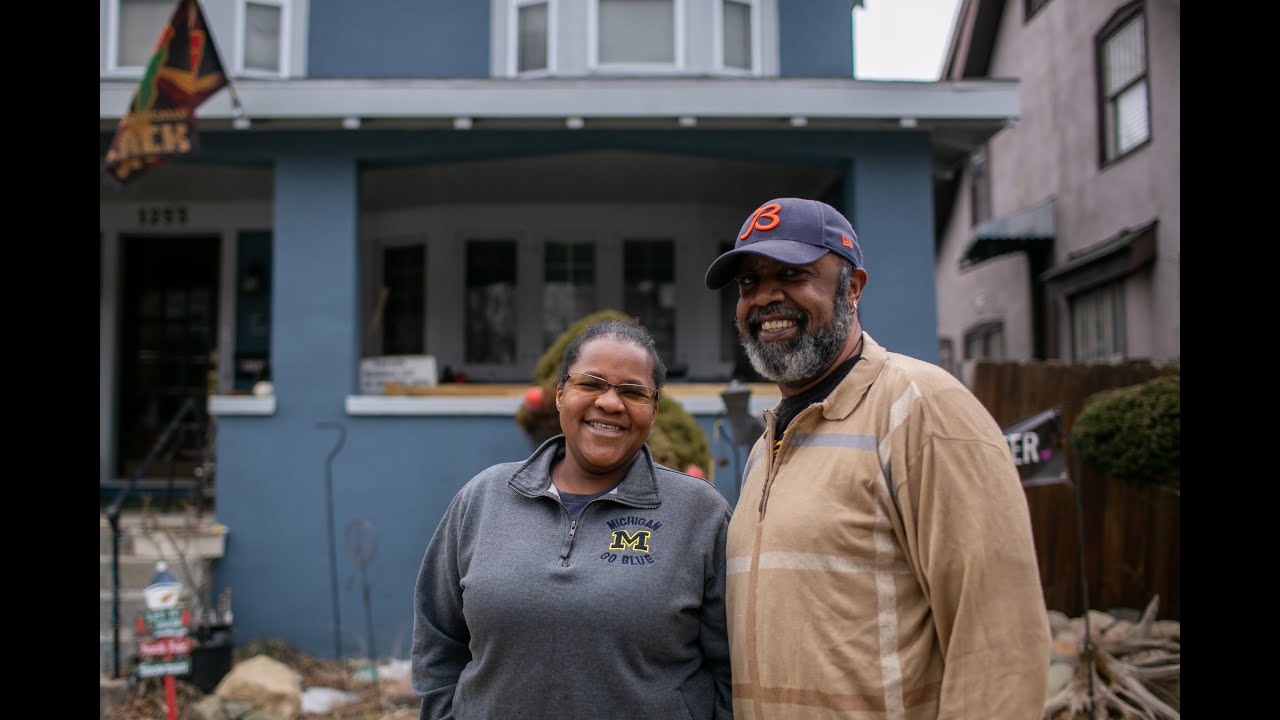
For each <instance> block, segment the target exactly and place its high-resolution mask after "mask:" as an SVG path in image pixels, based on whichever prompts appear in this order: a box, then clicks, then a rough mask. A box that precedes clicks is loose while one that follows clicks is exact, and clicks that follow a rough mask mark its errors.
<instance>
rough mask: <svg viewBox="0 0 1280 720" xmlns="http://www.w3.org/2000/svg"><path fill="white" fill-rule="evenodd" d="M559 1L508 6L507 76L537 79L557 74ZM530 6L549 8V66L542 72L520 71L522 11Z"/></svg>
mask: <svg viewBox="0 0 1280 720" xmlns="http://www.w3.org/2000/svg"><path fill="white" fill-rule="evenodd" d="M559 4H560V3H559V0H511V2H510V3H509V4H508V5H507V75H508V76H510V77H522V78H535V77H547V76H549V75H555V74H556V56H557V55H559V53H558V52H557V50H556V48H557V33H556V27H557V25H559ZM528 5H546V6H547V66H546V67H545V68H543V69H541V70H525V71H521V70H520V9H521V8H523V7H525V6H528Z"/></svg>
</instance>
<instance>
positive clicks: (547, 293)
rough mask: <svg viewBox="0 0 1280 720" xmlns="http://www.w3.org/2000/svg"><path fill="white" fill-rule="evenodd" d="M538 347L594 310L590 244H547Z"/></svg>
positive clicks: (549, 341)
mask: <svg viewBox="0 0 1280 720" xmlns="http://www.w3.org/2000/svg"><path fill="white" fill-rule="evenodd" d="M543 258H544V259H543V275H542V344H543V345H544V346H548V345H551V344H552V343H554V342H555V341H556V338H558V337H560V333H562V332H564V330H565V328H567V327H569V326H570V325H572V324H573V323H575V322H577V321H578V320H580V319H582V317H583V316H585V315H588V314H590V313H591V312H592V311H594V310H595V309H596V252H595V246H594V245H592V244H591V243H559V242H549V243H547V244H546V246H545V251H544V255H543Z"/></svg>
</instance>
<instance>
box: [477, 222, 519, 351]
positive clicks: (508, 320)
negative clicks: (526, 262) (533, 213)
mask: <svg viewBox="0 0 1280 720" xmlns="http://www.w3.org/2000/svg"><path fill="white" fill-rule="evenodd" d="M466 262H467V270H466V274H467V283H466V288H467V289H466V302H467V307H466V325H467V328H466V333H465V344H466V347H465V349H464V354H465V357H466V361H467V362H469V363H493V364H504V363H512V362H515V359H516V241H515V240H469V241H467V261H466Z"/></svg>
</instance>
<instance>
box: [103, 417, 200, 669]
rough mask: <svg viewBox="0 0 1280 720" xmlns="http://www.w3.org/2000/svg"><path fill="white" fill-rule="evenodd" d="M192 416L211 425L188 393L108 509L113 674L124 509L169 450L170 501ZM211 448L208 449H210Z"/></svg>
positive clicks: (117, 650)
mask: <svg viewBox="0 0 1280 720" xmlns="http://www.w3.org/2000/svg"><path fill="white" fill-rule="evenodd" d="M188 417H190V418H193V419H195V420H196V421H197V422H196V423H195V424H196V425H197V426H204V425H207V420H205V421H202V419H203V413H201V412H200V408H199V406H198V405H197V404H196V398H194V397H188V398H187V399H186V400H184V401H183V403H182V405H181V406H180V407H179V408H178V411H177V412H176V413H174V416H173V419H171V420H170V421H169V424H168V425H167V426H166V427H165V429H164V432H162V433H161V434H160V437H158V438H156V441H155V442H154V443H153V444H152V445H151V449H150V450H148V451H147V455H146V457H145V458H143V460H142V462H141V463H139V464H138V466H137V467H136V468H135V469H134V471H133V472H132V473H130V475H129V479H128V481H127V482H126V483H125V486H124V487H123V488H121V490H120V492H119V493H118V494H117V495H116V497H115V499H114V500H113V501H112V502H111V504H110V505H109V506H107V509H106V510H105V511H104V512H105V513H106V515H107V522H109V523H110V524H111V658H112V677H116V678H119V677H121V674H120V539H121V538H122V537H123V536H124V533H123V532H122V531H121V529H120V513H121V512H122V511H123V510H124V506H125V503H126V502H128V500H129V497H130V496H131V495H133V491H134V489H135V488H136V487H137V484H138V480H139V479H140V478H141V477H142V476H143V474H145V473H146V471H147V470H148V469H150V467H151V463H152V462H154V461H155V459H156V457H157V456H159V455H160V454H161V453H162V452H164V451H166V450H167V460H168V461H169V464H170V468H169V488H168V492H167V493H166V504H167V503H168V501H169V500H171V499H172V496H173V460H174V456H175V454H176V453H177V451H178V447H179V445H180V443H173V442H171V441H172V440H173V439H174V438H175V437H182V434H180V433H179V432H178V430H179V429H180V428H183V427H184V426H183V422H184V421H186V420H187V419H188ZM202 435H203V433H202ZM206 451H207V449H206ZM194 495H195V497H196V502H197V503H199V502H203V499H204V498H203V496H204V492H203V489H202V488H197V491H196V492H195V493H194Z"/></svg>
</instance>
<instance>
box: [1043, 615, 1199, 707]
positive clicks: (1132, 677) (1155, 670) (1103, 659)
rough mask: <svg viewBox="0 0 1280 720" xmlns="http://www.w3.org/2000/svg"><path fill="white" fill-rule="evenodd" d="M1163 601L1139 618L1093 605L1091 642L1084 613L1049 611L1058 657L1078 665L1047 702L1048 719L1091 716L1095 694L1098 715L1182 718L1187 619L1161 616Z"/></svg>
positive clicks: (1061, 662) (1059, 661) (1060, 662)
mask: <svg viewBox="0 0 1280 720" xmlns="http://www.w3.org/2000/svg"><path fill="white" fill-rule="evenodd" d="M1159 601H1160V597H1159V596H1156V597H1154V598H1152V600H1151V602H1150V603H1149V604H1148V605H1147V608H1146V610H1145V611H1144V612H1143V613H1142V616H1141V618H1139V620H1138V621H1137V622H1129V621H1126V620H1119V619H1116V618H1114V617H1112V616H1111V615H1108V614H1106V613H1103V612H1098V611H1097V610H1090V611H1089V614H1088V620H1089V642H1088V643H1087V645H1086V643H1085V642H1084V626H1085V623H1084V618H1074V619H1067V617H1066V616H1065V615H1063V614H1062V613H1060V612H1050V613H1049V627H1050V630H1051V632H1052V633H1053V652H1054V659H1053V662H1054V664H1055V665H1067V666H1069V667H1071V668H1073V670H1072V673H1071V678H1070V680H1069V681H1068V682H1067V683H1066V685H1065V686H1064V687H1062V688H1061V690H1060V691H1059V692H1057V693H1056V694H1054V695H1053V696H1052V697H1050V698H1049V699H1048V700H1047V701H1046V702H1045V708H1044V720H1089V718H1090V714H1089V699H1090V695H1092V697H1093V715H1092V717H1093V718H1094V720H1179V714H1180V710H1179V706H1180V700H1179V698H1180V687H1179V683H1180V674H1181V665H1182V661H1181V645H1180V640H1179V637H1180V634H1181V624H1180V623H1178V622H1177V621H1176V620H1156V619H1155V616H1156V609H1157V608H1158V607H1159ZM1082 649H1086V651H1085V652H1082ZM1051 690H1052V688H1051Z"/></svg>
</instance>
